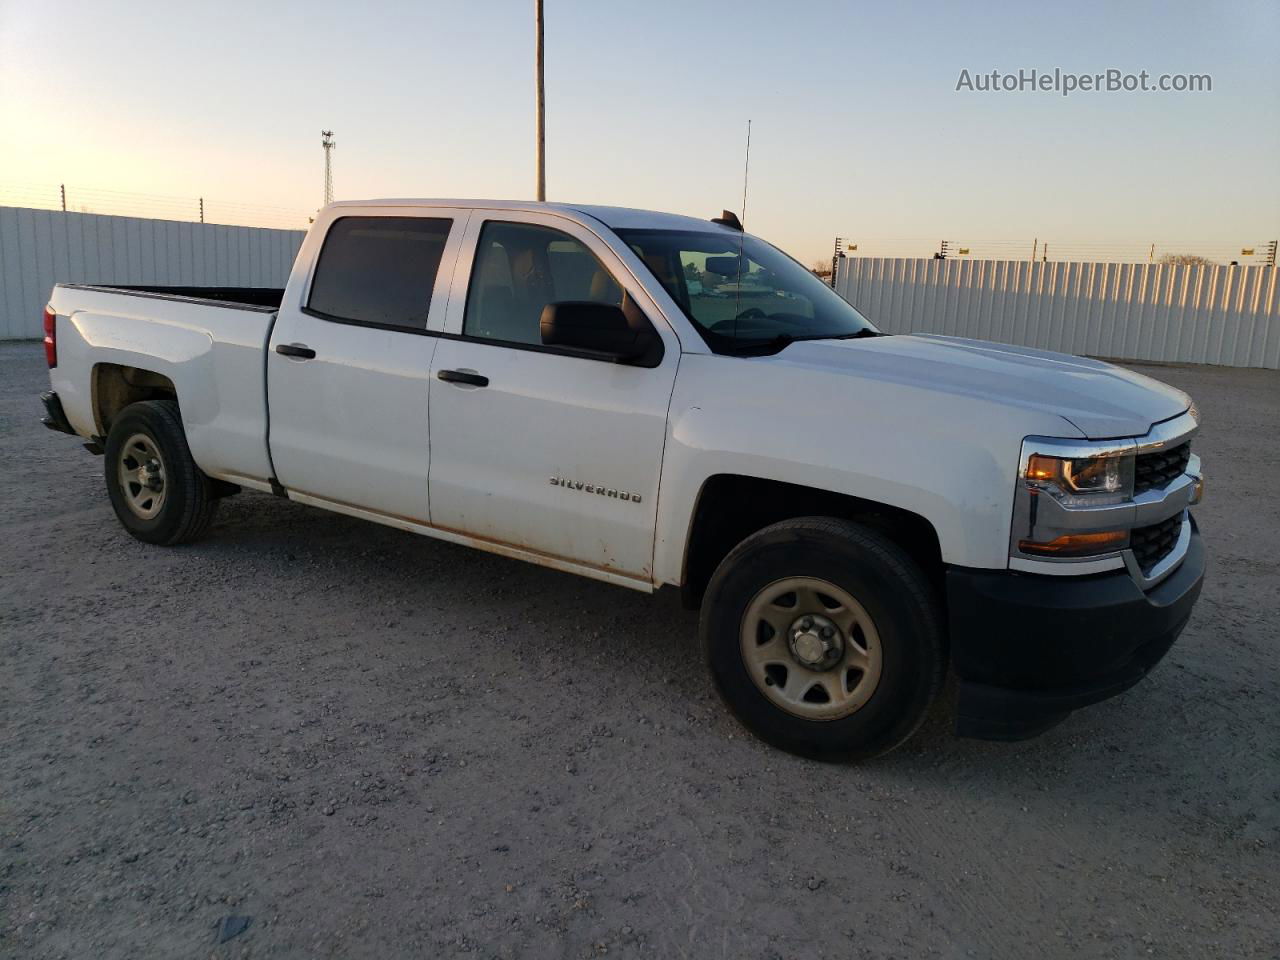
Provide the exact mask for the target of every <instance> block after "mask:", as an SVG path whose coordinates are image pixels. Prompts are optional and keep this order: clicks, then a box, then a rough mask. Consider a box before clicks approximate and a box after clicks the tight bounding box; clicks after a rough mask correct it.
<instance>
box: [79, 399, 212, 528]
mask: <svg viewBox="0 0 1280 960" xmlns="http://www.w3.org/2000/svg"><path fill="white" fill-rule="evenodd" d="M138 434H142V435H144V436H145V437H148V438H150V441H151V443H152V444H153V445H154V447H155V449H156V450H157V451H158V452H159V455H160V460H161V461H162V463H163V469H164V488H163V489H164V499H163V501H162V503H161V504H160V506H159V509H158V510H157V512H156V514H155V516H153V517H142V516H139V515H138V514H137V513H135V512H134V510H133V509H131V508H130V506H129V498H130V494H129V491H128V490H127V489H125V488H124V487H123V486H122V483H121V478H120V464H121V456H122V453H123V448H124V445H125V444H126V443H127V442H128V441H129V439H130V438H131V437H134V436H137V435H138ZM103 461H104V466H105V471H106V479H107V494H108V495H109V496H110V498H111V506H112V508H113V509H114V510H115V512H116V516H117V517H118V518H119V519H120V523H121V524H122V525H123V526H124V528H125V529H126V530H128V531H129V533H131V534H132V535H133V536H135V537H137V538H138V539H139V540H142V541H143V542H145V543H155V544H161V545H164V546H172V545H174V544H179V543H188V542H190V541H192V540H195V539H197V538H198V537H200V536H201V535H203V534H204V532H205V531H206V530H207V529H208V528H209V524H210V523H211V522H212V521H213V515H214V512H215V511H216V510H217V506H218V501H217V499H216V498H215V497H214V496H213V488H212V482H211V481H210V480H209V478H208V477H207V476H205V475H204V473H203V472H201V470H200V468H199V467H197V466H196V462H195V461H194V460H193V459H191V449H190V447H188V446H187V435H186V432H185V431H184V430H183V429H182V416H181V414H180V413H179V412H178V404H177V403H176V402H175V401H173V400H144V401H142V402H141V403H133V404H130V405H129V406H127V407H125V408H124V409H123V410H122V411H120V413H119V415H117V416H116V418H115V420H113V421H112V423H111V430H110V431H109V432H108V434H107V445H106V450H105V453H104V456H103Z"/></svg>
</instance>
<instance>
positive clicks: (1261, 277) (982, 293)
mask: <svg viewBox="0 0 1280 960" xmlns="http://www.w3.org/2000/svg"><path fill="white" fill-rule="evenodd" d="M839 264H840V265H839V272H838V274H837V280H836V289H837V290H838V291H839V292H840V293H841V294H842V295H843V296H844V297H845V299H847V300H848V301H849V302H850V303H852V304H853V305H854V306H856V307H857V308H858V309H859V310H861V311H862V312H863V313H865V314H866V315H867V317H868V318H869V319H870V320H871V321H872V322H873V323H875V324H876V325H877V326H878V327H880V328H881V329H882V330H885V331H886V332H889V333H937V334H945V335H947V336H956V337H973V338H976V339H979V340H996V341H1000V342H1002V343H1013V344H1018V345H1021V346H1028V347H1036V348H1039V349H1044V350H1059V351H1062V352H1064V353H1074V354H1081V355H1087V356H1094V357H1109V358H1113V359H1119V360H1154V361H1160V362H1181V363H1211V364H1220V365H1224V366H1231V367H1267V368H1269V369H1272V370H1276V369H1280V298H1278V296H1277V295H1278V293H1280V291H1278V290H1277V279H1276V278H1277V275H1280V269H1277V268H1276V267H1267V266H1249V267H1238V266H1237V267H1230V266H1174V265H1169V264H1160V263H1043V262H1033V263H1029V262H1026V261H1012V260H956V259H947V260H897V259H879V258H870V257H849V258H847V259H843V260H841V261H840V262H839Z"/></svg>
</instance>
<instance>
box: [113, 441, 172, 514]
mask: <svg viewBox="0 0 1280 960" xmlns="http://www.w3.org/2000/svg"><path fill="white" fill-rule="evenodd" d="M116 470H117V476H118V477H119V479H120V493H121V495H122V496H123V497H124V502H125V506H127V507H128V508H129V512H130V513H132V514H133V515H134V516H135V517H138V518H139V519H142V520H151V519H154V518H155V516H156V514H158V513H159V512H160V510H161V509H162V508H163V507H164V500H165V468H164V458H163V457H161V456H160V450H159V448H158V447H157V446H156V443H155V441H154V440H152V439H151V438H150V437H149V436H147V435H146V434H145V433H135V434H134V435H133V436H131V437H130V438H129V439H128V440H126V441H125V442H124V444H123V445H122V446H121V447H120V455H119V457H118V458H117V460H116Z"/></svg>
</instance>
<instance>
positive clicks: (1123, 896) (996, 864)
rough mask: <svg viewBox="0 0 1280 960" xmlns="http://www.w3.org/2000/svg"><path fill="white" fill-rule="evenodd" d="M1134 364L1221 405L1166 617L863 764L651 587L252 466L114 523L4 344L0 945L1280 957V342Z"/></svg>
mask: <svg viewBox="0 0 1280 960" xmlns="http://www.w3.org/2000/svg"><path fill="white" fill-rule="evenodd" d="M1144 372H1147V373H1150V374H1152V375H1154V376H1157V377H1159V378H1161V379H1165V380H1167V381H1169V382H1171V383H1173V384H1176V385H1177V386H1179V387H1181V388H1183V389H1185V390H1187V391H1189V392H1190V393H1192V395H1193V396H1195V397H1196V399H1197V400H1198V402H1199V405H1200V408H1201V410H1202V413H1203V415H1204V418H1205V429H1204V432H1203V436H1202V439H1201V440H1199V441H1197V449H1198V452H1199V453H1200V454H1201V455H1202V456H1203V457H1204V461H1205V465H1206V470H1207V473H1208V476H1209V497H1208V500H1207V501H1206V503H1205V504H1204V505H1203V506H1202V507H1201V508H1199V510H1198V517H1199V519H1200V522H1201V527H1202V529H1203V531H1204V535H1205V538H1206V541H1207V543H1208V545H1209V550H1210V562H1211V569H1210V573H1209V579H1208V582H1207V584H1206V586H1205V591H1204V594H1203V598H1202V599H1201V602H1200V605H1199V607H1198V608H1197V610H1196V613H1195V615H1194V616H1193V618H1192V622H1191V625H1190V627H1189V628H1188V630H1187V631H1186V633H1185V634H1184V635H1183V638H1182V640H1181V641H1180V642H1179V643H1178V645H1177V646H1175V647H1174V649H1173V651H1172V653H1171V654H1170V655H1169V657H1168V658H1167V659H1166V661H1165V662H1164V663H1163V664H1162V665H1161V666H1160V667H1159V668H1158V669H1157V670H1156V671H1155V672H1154V673H1153V674H1152V676H1151V677H1150V678H1148V680H1147V681H1146V682H1144V683H1142V684H1140V685H1139V686H1138V687H1136V688H1135V689H1133V690H1132V691H1130V692H1129V693H1127V694H1125V695H1124V696H1122V697H1120V698H1118V699H1116V700H1113V701H1110V702H1108V703H1104V704H1101V705H1099V706H1097V707H1094V708H1091V709H1089V710H1087V711H1083V712H1080V713H1078V714H1076V715H1075V716H1073V717H1072V718H1070V719H1069V720H1068V721H1067V722H1066V723H1065V724H1063V725H1061V726H1060V727H1058V728H1056V729H1054V730H1052V731H1050V732H1049V733H1047V734H1045V735H1044V736H1042V737H1040V738H1039V739H1036V740H1032V741H1028V742H1025V743H1019V744H991V743H980V742H974V741H964V740H957V739H955V738H954V737H952V736H951V734H950V732H949V726H948V717H947V707H948V704H947V703H946V702H945V701H944V703H943V704H941V705H940V706H939V708H938V709H937V710H936V711H935V712H934V714H933V715H932V717H931V718H930V720H929V722H928V723H927V725H926V726H925V728H924V729H923V730H922V731H921V733H920V734H919V735H918V736H917V737H916V738H915V739H914V740H912V741H911V742H910V743H909V744H908V745H907V746H906V747H905V748H903V749H902V750H900V751H898V752H897V753H895V754H892V755H891V756H889V757H887V758H884V759H882V760H880V761H877V762H875V763H871V764H867V765H864V766H859V767H854V766H832V765H822V764H817V763H812V762H808V761H804V760H799V759H796V758H794V757H790V756H787V755H785V754H782V753H779V752H777V751H775V750H772V749H769V748H767V747H765V746H763V745H762V744H760V743H758V742H756V741H755V740H753V739H751V738H750V737H749V736H746V735H745V734H744V732H743V731H742V730H741V728H739V727H738V726H737V725H736V724H735V722H734V721H733V720H732V719H731V717H730V716H729V715H728V714H727V712H726V711H725V710H723V709H722V708H721V706H720V705H719V702H718V701H717V700H716V698H715V696H714V694H713V692H712V689H711V687H710V684H709V681H708V679H707V677H706V676H705V674H704V672H703V669H702V666H701V662H700V658H699V656H698V653H697V646H696V630H695V627H696V618H695V616H694V615H693V614H691V613H687V612H685V611H683V610H681V609H680V606H679V603H678V599H677V598H676V597H675V596H674V595H670V594H671V592H670V591H666V592H664V593H663V594H660V595H657V596H654V597H646V596H642V595H640V594H635V593H632V592H630V591H626V590H622V589H619V588H615V587H610V586H606V585H604V584H598V583H593V582H590V581H586V580H580V579H577V578H575V577H571V576H568V575H566V574H560V573H555V572H552V571H549V570H544V569H540V568H537V567H533V566H528V565H525V564H521V563H519V562H516V561H512V560H504V559H500V558H496V557H492V556H489V555H486V554H482V553H478V552H474V551H470V550H467V549H464V548H461V547H456V546H452V545H449V544H444V543H439V542H435V541H432V540H429V539H426V538H421V537H416V536H413V535H411V534H407V533H401V532H399V531H395V530H391V529H387V528H382V527H378V526H374V525H371V524H365V523H362V522H360V521H357V520H353V519H348V518H345V517H341V516H336V515H332V514H327V513H323V512H321V511H319V510H313V509H309V508H306V507H301V506H298V505H296V504H291V503H288V502H285V501H281V500H275V499H272V498H270V497H266V496H261V495H258V494H251V493H247V494H244V495H241V496H239V497H236V498H234V499H232V500H229V501H226V502H225V503H224V504H223V508H224V509H223V512H222V513H221V515H220V517H219V519H218V521H217V522H216V523H215V526H214V528H213V530H212V532H211V534H210V536H209V537H208V538H207V539H206V540H204V541H202V542H200V543H198V544H195V545H192V546H188V547H180V548H172V549H164V548H157V547H148V546H145V545H143V544H141V543H138V542H135V541H134V540H132V539H131V538H129V537H128V536H127V535H126V534H125V533H124V532H123V530H121V528H120V527H119V526H118V525H117V523H116V521H115V518H114V516H113V514H112V512H111V509H110V506H109V505H108V503H107V498H106V494H105V491H104V489H103V482H102V475H101V471H102V460H101V459H100V458H97V457H93V456H90V455H89V454H88V453H86V452H85V451H83V450H82V449H80V447H79V445H78V443H77V442H76V441H75V440H73V439H72V438H70V437H65V436H62V435H59V434H54V433H50V432H48V431H46V430H44V429H43V428H42V427H41V426H40V425H39V422H38V416H39V405H38V400H37V394H38V393H39V391H40V390H42V389H47V387H46V383H47V380H46V372H45V369H44V361H43V356H42V353H41V349H40V346H39V345H38V344H35V343H22V344H6V345H2V346H0V487H2V489H3V497H2V499H0V656H2V657H3V663H2V665H0V736H2V738H3V739H2V742H3V749H2V752H0V842H2V843H3V853H2V855H0V956H5V957H24V958H25V957H32V958H44V957H70V958H80V957H93V958H100V957H108V958H114V957H129V958H137V957H194V956H200V957H207V956H213V957H244V956H251V955H252V956H273V957H348V956H378V957H392V956H404V955H414V956H424V957H437V956H442V957H450V956H476V957H486V958H487V957H589V956H596V955H600V954H604V953H606V952H607V953H608V954H609V955H612V956H619V955H620V956H624V957H633V956H634V957H641V956H643V957H697V958H707V957H731V958H762V960H763V958H792V957H797V958H800V957H804V958H807V957H859V956H874V957H904V958H906V957H971V956H972V957H1036V956H1053V957H1057V956H1065V957H1133V956H1156V957H1196V958H1204V957H1232V958H1240V957H1268V958H1271V957H1276V956H1277V955H1278V953H1280V947H1278V944H1280V920H1278V919H1277V918H1278V916H1280V856H1278V855H1277V854H1278V853H1280V683H1278V681H1277V666H1278V665H1280V636H1278V634H1280V599H1278V594H1280V563H1278V562H1277V556H1278V554H1277V551H1276V543H1277V539H1278V537H1280V501H1277V499H1276V497H1275V495H1274V491H1275V487H1276V477H1275V475H1276V471H1277V469H1278V468H1280V454H1278V453H1277V450H1278V444H1277V440H1278V439H1280V374H1277V373H1274V372H1264V371H1254V370H1227V369H1220V368H1209V367H1202V368H1188V367H1183V368H1177V367H1161V368H1147V369H1146V370H1145V371H1144ZM1030 627H1031V625H1029V630H1028V642H1034V629H1033V628H1030ZM229 915H234V916H246V917H250V918H251V921H250V924H249V926H248V928H247V929H246V930H245V931H244V932H243V933H241V934H240V935H238V936H236V937H234V938H233V939H231V940H229V941H228V942H226V943H225V944H222V945H217V944H216V943H215V939H216V938H215V927H216V926H217V925H218V924H219V923H220V922H221V921H222V920H223V918H225V917H227V916H229Z"/></svg>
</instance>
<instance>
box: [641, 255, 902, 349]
mask: <svg viewBox="0 0 1280 960" xmlns="http://www.w3.org/2000/svg"><path fill="white" fill-rule="evenodd" d="M616 232H617V234H618V236H619V237H621V238H622V241H623V242H624V243H625V244H627V246H629V247H631V249H632V250H634V251H635V253H636V255H637V256H639V257H640V259H641V260H643V261H644V262H645V265H646V266H648V268H649V270H650V271H651V272H652V273H653V275H654V277H655V278H656V279H657V280H658V282H659V283H661V284H662V286H663V287H664V288H665V289H666V291H667V293H669V294H671V297H672V299H674V300H675V302H676V303H678V304H679V305H680V308H681V309H682V310H684V312H685V315H686V316H687V317H688V318H689V320H690V321H692V323H693V324H694V326H696V327H697V328H698V331H699V332H700V333H701V334H702V336H703V339H705V340H706V341H707V345H708V346H710V347H711V349H712V350H714V351H716V352H717V353H731V354H765V353H776V352H777V351H779V350H781V349H783V348H784V347H785V346H786V345H787V344H789V343H793V342H795V341H796V340H826V339H832V338H842V339H847V338H852V337H871V336H878V335H879V331H878V330H876V328H875V327H874V326H872V324H871V322H870V321H869V320H867V318H866V317H864V316H863V315H862V314H860V313H859V312H858V311H857V310H855V309H854V308H853V307H852V306H850V305H849V303H848V302H847V301H846V300H844V298H843V297H841V296H840V295H839V294H837V293H836V292H835V291H834V290H832V289H831V288H830V287H828V286H827V285H826V284H825V283H823V282H822V281H821V280H819V279H818V278H817V277H816V276H814V274H813V273H811V272H810V271H808V270H806V269H805V268H804V267H802V266H801V265H800V264H798V263H797V262H796V261H794V260H792V259H791V258H790V257H789V256H787V255H786V254H785V253H783V252H782V251H781V250H779V249H777V248H776V247H773V246H770V245H769V244H767V243H765V242H764V241H763V240H759V239H757V238H755V237H750V236H742V235H741V234H732V233H727V232H719V231H715V232H713V231H710V230H707V231H700V230H690V231H675V230H618V231H616Z"/></svg>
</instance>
